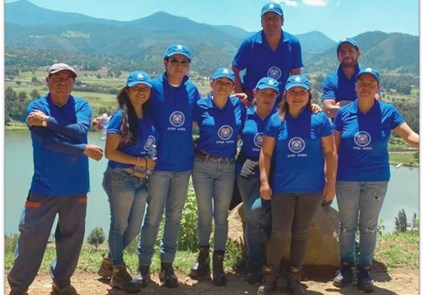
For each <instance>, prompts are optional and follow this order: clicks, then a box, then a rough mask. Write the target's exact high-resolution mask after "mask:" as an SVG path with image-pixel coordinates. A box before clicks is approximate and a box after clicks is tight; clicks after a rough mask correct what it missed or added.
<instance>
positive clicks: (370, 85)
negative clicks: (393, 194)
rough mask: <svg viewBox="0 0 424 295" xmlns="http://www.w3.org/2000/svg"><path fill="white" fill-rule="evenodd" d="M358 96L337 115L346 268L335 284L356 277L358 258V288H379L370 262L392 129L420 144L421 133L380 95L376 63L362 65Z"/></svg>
mask: <svg viewBox="0 0 424 295" xmlns="http://www.w3.org/2000/svg"><path fill="white" fill-rule="evenodd" d="M355 88H356V93H357V99H356V101H355V102H353V103H352V104H349V105H347V106H345V107H343V108H341V109H340V110H339V111H338V113H337V114H336V117H335V119H334V128H335V131H334V134H335V139H336V146H337V151H338V154H339V164H338V171H337V183H336V193H337V204H338V207H339V214H340V237H339V243H340V256H341V257H340V259H341V268H340V270H339V271H338V273H337V275H336V277H335V278H334V280H333V285H335V286H337V287H344V286H346V285H348V284H350V283H351V282H352V277H353V272H354V265H355V263H356V262H357V270H358V273H357V277H358V288H359V289H361V290H362V291H365V292H372V291H373V290H374V287H373V283H372V278H371V275H370V268H371V264H372V258H373V255H374V250H375V245H376V238H377V223H378V216H379V214H380V210H381V207H382V206H383V202H384V198H385V195H386V191H387V186H388V182H389V180H390V166H389V153H388V150H387V145H388V141H389V139H390V135H391V131H392V130H393V132H394V133H396V134H397V135H399V136H400V137H401V138H402V139H403V140H404V141H405V142H407V143H408V144H410V145H412V146H414V147H417V148H418V147H419V136H418V134H416V133H415V132H414V131H413V130H412V129H411V128H410V127H409V126H408V124H406V123H405V120H404V119H403V117H402V115H401V114H400V113H399V112H398V111H397V110H396V109H395V108H394V107H393V106H392V105H390V104H387V103H384V102H381V101H379V100H377V99H375V98H374V97H375V94H376V93H377V92H378V91H379V88H380V75H379V73H378V72H377V71H376V70H374V69H371V68H366V69H363V70H361V71H360V72H359V73H358V75H357V76H356V83H355ZM357 228H359V257H358V261H356V260H357V257H355V248H356V247H355V235H356V231H357Z"/></svg>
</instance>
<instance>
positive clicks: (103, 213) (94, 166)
mask: <svg viewBox="0 0 424 295" xmlns="http://www.w3.org/2000/svg"><path fill="white" fill-rule="evenodd" d="M89 142H90V143H93V144H97V145H99V146H104V141H102V140H101V139H100V133H99V132H90V134H89ZM4 145H5V149H4V152H5V155H4V166H5V167H4V185H5V191H4V196H5V199H4V206H5V208H4V209H5V210H4V211H5V212H4V218H5V228H4V233H5V234H6V235H9V234H13V233H18V223H19V220H20V216H21V212H22V208H23V204H24V201H25V198H26V196H27V194H28V189H29V186H30V183H31V177H32V174H33V162H32V146H31V139H30V136H29V132H28V131H27V130H22V131H6V132H5V137H4ZM106 165H107V160H106V159H105V158H103V159H102V160H100V161H99V162H96V161H94V160H90V181H91V184H90V187H91V191H90V193H89V195H88V198H89V201H88V207H87V218H86V235H88V234H89V233H90V231H91V230H92V229H94V228H95V227H97V226H99V227H102V228H103V230H104V231H105V234H106V235H107V233H108V231H109V204H108V201H107V196H106V193H105V192H104V191H103V188H102V177H103V172H104V171H105V168H106ZM391 173H392V177H391V181H390V183H389V188H388V192H387V196H386V200H385V203H384V206H383V209H382V212H381V214H380V219H383V220H384V222H383V225H384V227H385V230H384V232H385V233H388V232H391V231H393V230H394V228H395V217H397V215H398V212H399V210H400V209H404V210H405V212H406V216H407V218H408V222H410V221H411V220H412V216H413V214H414V213H416V214H417V217H418V218H419V169H418V168H409V167H404V166H401V167H399V168H395V167H394V166H391ZM334 203H336V202H334ZM333 206H334V207H335V208H337V205H336V204H333Z"/></svg>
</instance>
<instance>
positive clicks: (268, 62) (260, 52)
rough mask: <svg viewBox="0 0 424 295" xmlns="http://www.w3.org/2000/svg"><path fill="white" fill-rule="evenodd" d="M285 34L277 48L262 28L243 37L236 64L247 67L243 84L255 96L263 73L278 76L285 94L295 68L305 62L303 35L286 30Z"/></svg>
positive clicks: (281, 91)
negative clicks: (285, 88)
mask: <svg viewBox="0 0 424 295" xmlns="http://www.w3.org/2000/svg"><path fill="white" fill-rule="evenodd" d="M281 34H282V36H281V40H280V44H279V45H278V47H277V50H276V51H275V52H274V51H273V50H272V49H271V47H270V46H269V44H268V42H267V41H266V38H265V34H264V32H263V31H259V32H257V33H255V34H253V35H251V36H249V37H247V38H246V39H245V40H243V42H242V44H241V45H240V47H239V49H238V51H237V53H236V55H235V56H234V59H233V61H232V64H233V66H235V67H236V68H237V69H239V70H246V72H245V74H244V78H243V88H244V90H245V91H246V92H247V94H248V95H249V96H251V97H253V93H252V91H253V89H254V88H255V87H256V83H257V82H258V81H259V80H260V79H261V78H263V77H271V78H274V79H275V80H277V81H278V82H279V87H280V94H282V93H283V91H284V87H285V85H286V82H287V79H288V77H289V76H290V72H291V70H293V69H296V68H301V67H302V66H303V62H302V50H301V47H300V42H299V39H298V38H297V37H296V36H294V35H292V34H290V33H287V32H284V31H283V32H282V33H281ZM279 100H280V99H279ZM279 100H278V101H277V102H279Z"/></svg>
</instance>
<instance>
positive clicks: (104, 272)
mask: <svg viewBox="0 0 424 295" xmlns="http://www.w3.org/2000/svg"><path fill="white" fill-rule="evenodd" d="M112 273H113V267H112V260H110V258H109V257H107V256H105V257H103V260H102V264H100V267H99V270H98V271H97V274H98V275H99V276H101V277H102V278H103V279H110V278H111V277H112Z"/></svg>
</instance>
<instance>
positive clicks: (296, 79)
mask: <svg viewBox="0 0 424 295" xmlns="http://www.w3.org/2000/svg"><path fill="white" fill-rule="evenodd" d="M293 87H303V88H305V89H308V90H309V89H311V84H310V83H309V81H308V78H306V76H304V75H293V76H290V77H289V78H288V79H287V83H286V88H285V89H286V90H290V89H292V88H293Z"/></svg>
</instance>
